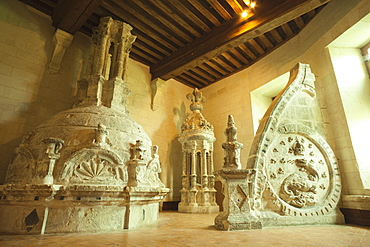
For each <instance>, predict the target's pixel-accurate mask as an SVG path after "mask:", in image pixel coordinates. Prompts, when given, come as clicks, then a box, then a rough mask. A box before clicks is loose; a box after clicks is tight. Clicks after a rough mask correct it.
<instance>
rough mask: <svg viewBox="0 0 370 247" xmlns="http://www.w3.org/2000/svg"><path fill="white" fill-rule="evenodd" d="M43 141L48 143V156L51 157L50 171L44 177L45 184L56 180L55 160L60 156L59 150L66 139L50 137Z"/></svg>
mask: <svg viewBox="0 0 370 247" xmlns="http://www.w3.org/2000/svg"><path fill="white" fill-rule="evenodd" d="M42 142H43V143H44V144H46V153H47V154H48V158H49V159H50V160H49V166H48V171H47V174H46V176H45V178H44V184H53V182H54V177H53V171H54V165H55V161H56V160H57V159H59V157H60V153H59V151H60V150H61V149H62V147H63V143H64V141H63V140H61V139H57V138H51V137H49V138H45V139H43V140H42Z"/></svg>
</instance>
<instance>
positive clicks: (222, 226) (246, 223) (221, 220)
mask: <svg viewBox="0 0 370 247" xmlns="http://www.w3.org/2000/svg"><path fill="white" fill-rule="evenodd" d="M215 227H216V229H219V230H226V231H236V230H252V229H262V222H261V221H260V220H259V219H258V218H256V217H252V216H250V215H246V214H226V213H224V212H223V213H220V214H219V215H217V217H216V218H215Z"/></svg>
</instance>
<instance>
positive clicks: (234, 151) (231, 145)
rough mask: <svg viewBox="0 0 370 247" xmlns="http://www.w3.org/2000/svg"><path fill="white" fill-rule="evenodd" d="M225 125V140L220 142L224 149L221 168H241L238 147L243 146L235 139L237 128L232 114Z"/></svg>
mask: <svg viewBox="0 0 370 247" xmlns="http://www.w3.org/2000/svg"><path fill="white" fill-rule="evenodd" d="M227 126H228V127H227V128H226V130H225V135H226V142H225V143H223V144H222V148H223V149H225V158H224V165H223V168H227V169H241V167H242V165H241V163H240V149H242V148H243V144H242V143H240V142H237V140H236V131H237V128H236V127H235V122H234V118H233V116H232V115H229V116H228V121H227Z"/></svg>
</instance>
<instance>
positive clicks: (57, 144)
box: [42, 137, 64, 159]
mask: <svg viewBox="0 0 370 247" xmlns="http://www.w3.org/2000/svg"><path fill="white" fill-rule="evenodd" d="M42 142H43V143H44V144H45V145H46V153H47V154H48V157H49V158H50V159H58V158H59V156H60V154H59V151H60V149H62V147H63V143H64V141H63V140H60V139H57V138H52V137H49V138H45V139H43V140H42Z"/></svg>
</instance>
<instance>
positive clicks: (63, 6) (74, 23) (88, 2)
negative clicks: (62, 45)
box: [51, 0, 102, 34]
mask: <svg viewBox="0 0 370 247" xmlns="http://www.w3.org/2000/svg"><path fill="white" fill-rule="evenodd" d="M101 3H102V0H80V1H75V0H58V1H57V4H56V6H55V8H54V11H53V13H52V15H51V18H52V20H53V23H52V25H53V26H54V27H56V28H59V29H61V30H63V31H65V32H68V33H70V34H75V33H76V32H77V31H78V30H79V29H80V28H81V27H82V26H83V25H84V24H85V22H86V21H87V19H88V18H89V17H90V16H91V14H92V13H93V12H94V11H95V10H96V9H97V8H98V7H99V5H100V4H101Z"/></svg>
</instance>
